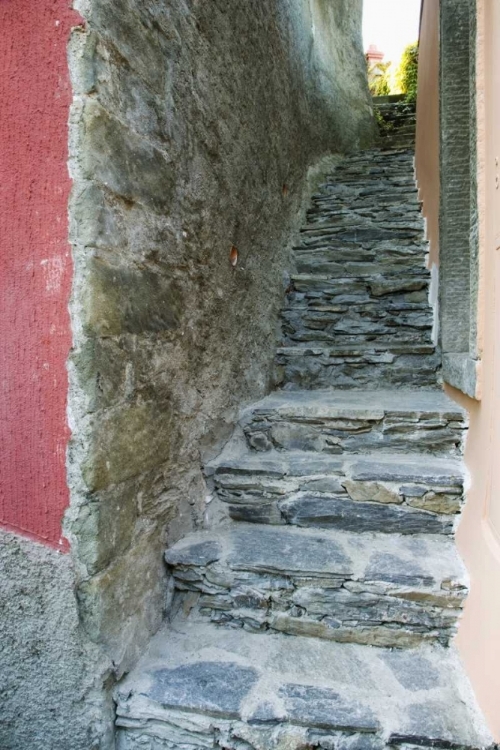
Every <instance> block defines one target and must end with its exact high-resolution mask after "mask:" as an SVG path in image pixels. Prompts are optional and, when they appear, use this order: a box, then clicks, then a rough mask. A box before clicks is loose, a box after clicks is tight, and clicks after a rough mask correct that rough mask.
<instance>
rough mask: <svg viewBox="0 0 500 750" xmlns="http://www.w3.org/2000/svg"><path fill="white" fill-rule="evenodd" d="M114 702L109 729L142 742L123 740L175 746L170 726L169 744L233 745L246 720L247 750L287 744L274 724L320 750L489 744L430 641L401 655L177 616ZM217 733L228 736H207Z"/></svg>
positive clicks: (456, 677) (450, 658) (451, 665)
mask: <svg viewBox="0 0 500 750" xmlns="http://www.w3.org/2000/svg"><path fill="white" fill-rule="evenodd" d="M194 644H196V648H195V649H194V648H193V645H194ZM115 700H116V702H117V712H118V718H117V726H118V727H119V728H120V727H124V728H126V729H127V732H126V733H124V734H126V735H127V736H129V737H130V738H131V740H130V741H131V743H132V741H133V740H134V738H135V739H137V740H139V739H140V740H141V743H142V744H140V743H139V741H138V742H137V745H135V744H130V745H127V744H126V742H124V744H123V745H119V747H120V748H122V747H125V748H128V747H136V746H137V747H142V748H146V750H149V749H150V748H163V747H165V748H167V747H174V745H168V744H162V743H161V737H162V735H163V736H164V737H166V736H170V737H172V730H173V728H175V729H176V732H177V736H178V737H179V738H180V737H182V736H183V739H184V742H186V744H185V745H184V744H182V745H181V744H179V745H175V747H181V746H182V747H183V748H184V747H189V748H198V747H204V748H206V747H216V746H217V747H219V746H220V747H228V748H230V749H231V750H232V748H234V749H235V750H237V748H240V747H243V745H238V744H237V740H238V737H240V738H241V734H242V731H244V730H243V728H242V727H241V726H240V725H241V724H243V723H244V724H246V725H247V727H251V728H252V731H250V732H249V733H248V734H247V735H246V736H247V738H248V737H252V736H253V737H254V744H248V745H245V748H255V750H264V748H272V747H280V748H285V745H284V744H283V745H277V744H275V743H274V740H275V738H276V736H277V733H278V732H281V736H282V737H283V736H285V734H286V736H288V740H289V744H287V745H286V748H289V750H300V748H304V747H306V745H305V744H304V742H305V741H311V740H313V739H314V740H315V741H316V743H317V744H315V745H314V746H315V747H318V748H325V750H327V749H328V748H333V747H334V746H335V747H337V746H338V745H337V744H335V745H333V744H332V743H333V741H334V740H336V742H337V743H338V742H339V741H340V740H341V739H342V736H343V735H345V737H346V738H347V737H349V736H351V737H352V735H353V733H354V734H357V735H359V737H358V740H359V739H361V738H362V737H364V738H365V740H368V739H370V741H369V742H368V744H367V747H381V748H382V747H385V746H386V745H387V744H391V745H405V744H414V745H423V746H424V747H430V746H434V747H443V748H445V747H446V748H450V747H457V748H458V747H461V748H482V747H488V746H489V745H491V738H490V736H489V734H488V731H487V730H486V728H485V726H484V723H483V721H482V718H481V716H480V714H479V712H478V710H477V707H476V705H475V701H474V698H473V696H472V694H471V692H470V687H469V684H468V681H467V678H466V677H465V675H464V672H463V669H462V667H461V665H460V663H459V660H458V658H457V656H456V654H455V652H454V651H453V650H452V649H442V648H439V647H434V648H431V647H422V648H420V649H419V650H418V652H414V651H412V652H405V651H391V650H387V649H370V648H365V647H362V646H356V645H346V644H343V645H339V644H335V643H326V642H322V641H320V640H316V639H305V638H301V637H294V638H289V637H287V636H283V635H279V634H277V635H273V636H269V637H267V638H263V637H262V636H259V635H253V634H251V633H245V634H244V636H243V634H242V632H241V631H234V630H233V631H222V630H217V629H215V628H213V627H211V626H210V625H205V624H203V623H199V622H196V621H195V620H193V619H188V620H187V621H186V620H184V619H178V620H176V621H175V622H174V623H173V624H172V625H171V626H170V627H167V628H165V630H164V631H163V632H161V633H160V634H159V635H158V636H157V637H156V638H155V639H154V640H153V642H152V644H151V647H150V649H149V652H148V653H147V654H146V655H145V657H144V658H143V659H142V660H141V662H140V663H139V665H138V666H137V668H136V669H135V670H134V671H133V672H132V673H131V674H130V675H129V676H128V677H127V678H126V679H125V680H124V681H123V682H122V683H121V685H120V686H119V687H118V688H117V689H116V692H115ZM204 717H205V718H206V720H205V721H203V718H204ZM293 727H296V728H297V729H298V730H300V731H298V732H294V731H292V728H293ZM162 730H163V731H162ZM287 730H288V731H287ZM219 733H222V736H224V737H227V738H228V739H227V742H228V744H224V745H218V744H217V745H215V744H212V743H213V742H214V738H215V737H217V736H219ZM174 736H175V735H174ZM152 737H156V738H158V737H159V738H160V740H158V741H156V740H155V743H156V744H153V741H152ZM231 738H232V741H231ZM294 738H295V739H294ZM187 741H189V743H190V744H187ZM266 741H267V742H268V743H269V744H267V745H266V744H261V743H262V742H266ZM271 742H272V744H271ZM233 743H234V744H233ZM258 743H260V744H258Z"/></svg>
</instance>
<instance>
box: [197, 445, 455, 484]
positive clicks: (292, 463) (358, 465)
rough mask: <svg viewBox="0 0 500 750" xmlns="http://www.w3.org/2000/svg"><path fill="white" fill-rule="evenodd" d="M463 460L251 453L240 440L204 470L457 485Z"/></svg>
mask: <svg viewBox="0 0 500 750" xmlns="http://www.w3.org/2000/svg"><path fill="white" fill-rule="evenodd" d="M463 471H464V470H463V461H462V459H458V458H451V457H450V458H441V457H434V456H425V455H420V454H418V453H408V454H406V455H405V454H401V453H394V454H382V455H380V454H370V453H367V454H365V455H363V456H360V455H358V454H353V455H349V454H348V453H347V454H343V455H341V456H332V455H328V454H323V453H318V454H311V453H310V452H308V451H271V452H270V453H258V454H256V453H252V452H251V451H250V450H249V449H248V448H247V447H246V445H244V444H239V443H238V444H236V445H235V444H233V443H230V444H229V445H228V446H227V448H226V449H225V450H224V451H223V452H222V453H221V454H220V455H219V456H217V457H216V458H214V459H213V460H212V461H210V462H208V463H207V466H206V467H205V472H206V473H207V474H208V475H212V474H214V473H241V474H261V475H267V476H271V477H275V478H279V477H284V476H290V477H304V476H314V475H335V476H345V477H349V478H351V479H359V480H363V481H389V482H414V483H422V484H424V483H428V482H432V483H434V484H441V485H444V486H449V485H458V484H462V482H463Z"/></svg>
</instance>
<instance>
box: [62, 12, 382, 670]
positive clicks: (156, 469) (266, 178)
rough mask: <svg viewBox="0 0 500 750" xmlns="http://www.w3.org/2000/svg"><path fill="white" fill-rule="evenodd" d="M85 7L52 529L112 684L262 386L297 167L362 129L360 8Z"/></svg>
mask: <svg viewBox="0 0 500 750" xmlns="http://www.w3.org/2000/svg"><path fill="white" fill-rule="evenodd" d="M77 6H78V10H79V11H80V13H81V14H82V16H83V17H84V18H85V20H86V25H85V29H80V30H77V31H75V33H74V35H73V39H72V43H71V49H70V66H71V71H72V79H73V87H74V94H75V100H74V105H73V109H72V116H71V160H70V169H71V174H72V177H73V179H74V188H73V196H72V200H71V206H70V220H71V241H72V245H73V256H74V263H75V277H74V286H73V297H72V306H71V312H72V321H73V334H74V349H73V352H72V356H71V360H70V365H69V367H70V383H71V385H70V420H71V427H72V431H73V438H72V444H71V448H70V455H69V473H70V485H71V497H72V499H71V508H70V511H69V512H68V514H67V518H66V524H65V528H66V533H67V536H68V537H69V539H70V541H71V544H72V549H73V554H74V560H75V565H76V572H77V576H78V598H79V604H80V614H81V618H82V623H83V625H84V627H85V629H86V632H87V633H88V635H89V636H90V638H91V640H92V641H93V642H95V643H99V644H101V645H102V646H103V647H104V648H105V650H106V652H107V654H108V655H109V657H110V658H111V659H112V661H113V663H114V666H115V671H116V674H117V675H120V674H121V673H122V672H123V671H125V670H127V669H128V667H129V666H130V664H131V663H132V662H133V661H134V660H135V658H136V657H137V655H138V653H139V652H140V650H141V649H142V648H143V646H144V644H145V642H146V641H147V639H148V638H149V637H150V635H151V634H152V633H153V632H154V631H155V630H156V629H157V627H158V625H159V623H160V620H161V617H162V612H163V610H164V607H165V598H164V591H165V578H164V577H165V573H164V568H163V565H162V551H163V547H164V545H165V542H172V541H175V540H177V539H178V538H179V537H181V536H182V535H183V534H184V533H185V532H186V531H188V530H190V529H192V528H195V527H199V526H201V525H202V524H203V523H204V519H205V517H206V511H207V506H206V496H207V490H206V487H205V484H204V481H203V477H202V473H201V463H202V460H203V458H204V457H207V456H210V455H211V453H214V452H217V450H218V449H219V448H220V446H221V444H222V443H223V442H224V440H225V439H226V438H227V437H228V436H229V435H230V433H231V431H232V426H233V423H234V420H235V415H236V413H237V412H238V410H239V409H240V408H241V406H242V405H243V404H244V403H245V402H250V401H252V400H255V399H257V398H259V397H260V396H261V395H263V394H264V393H265V392H266V391H268V390H269V388H270V386H271V382H272V370H273V365H272V360H273V356H274V352H275V345H276V340H277V330H278V314H279V311H280V306H281V304H282V299H283V294H282V292H283V286H284V278H283V269H284V268H285V267H286V259H287V257H288V248H289V243H290V239H291V237H292V235H293V232H294V231H295V230H296V229H297V227H298V225H299V220H300V214H301V205H302V201H303V198H304V193H305V187H306V174H307V170H308V167H309V166H310V165H311V164H313V163H315V162H317V161H318V159H319V158H320V157H322V156H324V155H325V154H327V153H334V152H339V151H347V150H351V149H358V148H360V147H362V146H363V145H368V144H369V143H370V142H371V140H372V137H373V120H372V116H371V111H370V104H369V101H370V100H369V96H368V91H367V84H366V72H365V62H364V57H363V54H362V44H361V33H360V32H361V10H362V0H335V1H334V2H333V1H332V0H266V2H261V0H236V1H235V2H230V3H228V2H227V0H212V2H209V3H208V2H205V1H203V0H179V2H177V1H176V2H167V1H166V0H165V1H164V2H159V1H158V0H149V1H148V2H144V0H80V2H78V3H77ZM233 246H234V247H236V248H237V251H238V263H237V265H236V266H232V265H231V263H230V251H231V248H232V247H233Z"/></svg>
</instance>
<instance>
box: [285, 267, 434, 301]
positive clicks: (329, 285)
mask: <svg viewBox="0 0 500 750" xmlns="http://www.w3.org/2000/svg"><path fill="white" fill-rule="evenodd" d="M415 265H416V268H415V270H414V272H413V273H405V274H398V275H395V274H389V275H385V274H384V275H382V274H376V273H373V272H372V273H371V274H370V273H369V274H364V275H362V276H346V275H344V276H343V277H342V276H340V277H337V278H332V277H331V276H330V275H327V274H320V273H309V274H293V275H292V277H291V283H292V288H293V290H294V291H295V292H301V293H303V294H305V295H307V294H313V295H314V298H315V299H317V298H323V297H328V298H331V299H332V300H336V299H338V300H339V302H340V301H341V300H342V298H343V297H344V296H346V295H349V300H348V301H349V302H351V301H354V300H353V299H352V297H353V295H357V296H361V297H363V298H366V299H368V298H370V297H372V298H373V297H385V296H386V295H391V294H398V293H408V292H419V291H421V290H422V289H427V288H428V286H429V278H430V274H429V272H428V271H427V270H426V269H425V268H424V267H423V264H418V265H417V264H415Z"/></svg>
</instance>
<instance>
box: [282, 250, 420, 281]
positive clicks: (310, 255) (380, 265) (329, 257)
mask: <svg viewBox="0 0 500 750" xmlns="http://www.w3.org/2000/svg"><path fill="white" fill-rule="evenodd" d="M425 249H426V248H423V247H422V245H421V244H420V243H418V242H416V243H407V244H405V245H399V244H398V243H393V242H387V243H383V242H382V243H367V244H366V245H363V244H353V243H347V244H345V245H340V246H338V245H333V246H332V245H329V244H328V243H323V244H320V245H319V247H316V246H314V245H309V246H307V245H306V246H304V247H302V246H301V247H296V248H295V250H294V256H295V264H296V267H297V271H298V273H299V274H301V275H305V276H307V275H311V274H314V273H317V274H321V275H324V276H329V277H330V278H345V277H346V276H355V277H363V276H379V275H382V274H383V275H385V274H387V275H389V276H391V275H396V274H398V273H407V274H408V273H409V274H413V273H416V274H422V270H423V269H424V251H425Z"/></svg>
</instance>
